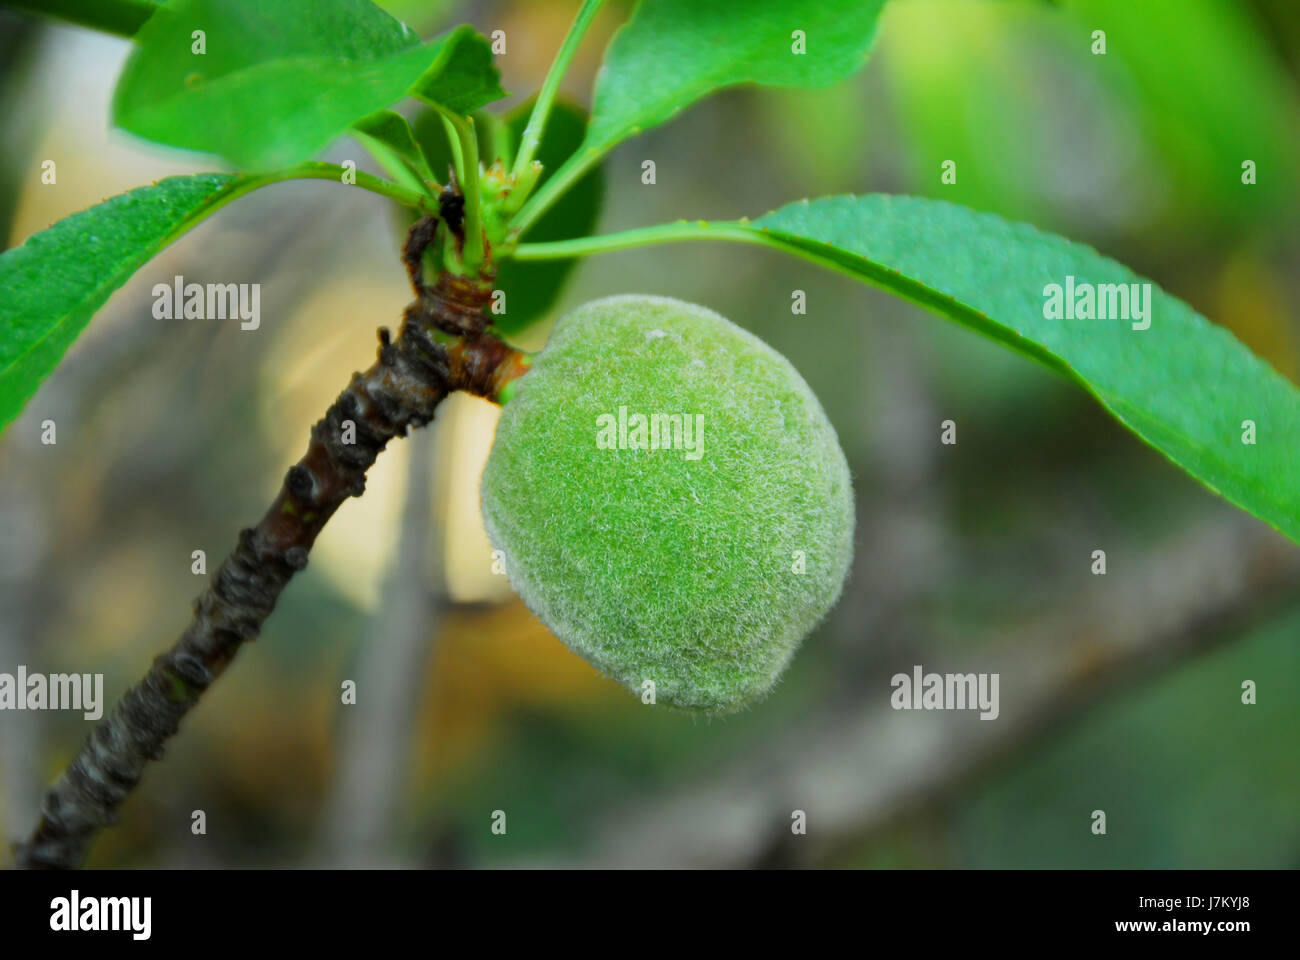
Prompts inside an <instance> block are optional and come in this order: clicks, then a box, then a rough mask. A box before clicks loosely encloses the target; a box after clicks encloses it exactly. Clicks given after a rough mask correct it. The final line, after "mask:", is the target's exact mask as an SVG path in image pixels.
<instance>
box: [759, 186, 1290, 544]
mask: <svg viewBox="0 0 1300 960" xmlns="http://www.w3.org/2000/svg"><path fill="white" fill-rule="evenodd" d="M752 229H754V230H757V231H761V234H762V236H763V237H764V238H765V239H766V240H768V241H769V242H775V243H777V244H778V245H780V246H784V247H787V248H789V249H792V250H795V251H797V252H799V253H800V254H802V255H804V256H807V257H809V258H810V259H813V260H816V261H819V262H821V263H824V264H826V265H828V266H832V267H835V268H837V269H839V270H842V271H845V272H847V273H849V274H852V275H853V276H856V277H859V278H860V279H864V280H867V281H869V282H871V283H874V284H877V285H879V286H881V287H884V288H886V289H888V290H891V291H893V292H895V293H899V294H901V295H903V296H905V297H908V298H910V299H912V300H914V301H916V302H918V303H920V304H921V305H923V306H926V307H929V308H930V309H932V310H935V311H937V312H939V313H941V314H944V315H946V316H948V317H951V318H952V319H954V320H956V321H958V322H959V323H963V324H965V325H967V326H969V327H972V328H974V329H976V330H978V331H979V332H981V333H984V334H986V335H988V336H991V337H993V338H995V339H997V340H999V341H1001V342H1003V343H1006V344H1009V345H1011V346H1013V347H1015V348H1017V349H1019V350H1021V351H1023V352H1024V353H1026V354H1029V355H1031V356H1034V357H1036V358H1038V359H1040V360H1042V361H1043V362H1045V363H1047V364H1049V365H1050V366H1052V367H1054V368H1056V369H1058V370H1061V371H1062V372H1064V373H1065V374H1066V375H1067V376H1070V377H1072V378H1074V379H1075V380H1076V381H1078V382H1079V383H1080V384H1081V385H1082V386H1083V387H1084V388H1085V389H1087V390H1089V391H1090V392H1091V393H1092V394H1093V395H1094V396H1096V397H1097V399H1098V400H1100V401H1101V403H1102V404H1103V405H1104V406H1105V407H1106V408H1107V409H1108V410H1110V411H1111V413H1113V414H1114V415H1115V416H1116V417H1117V418H1118V419H1119V420H1120V421H1121V422H1122V423H1124V424H1125V425H1126V426H1128V427H1129V428H1130V429H1131V430H1133V431H1134V432H1135V433H1136V434H1137V435H1138V436H1140V437H1141V438H1142V439H1143V440H1145V441H1146V442H1147V443H1149V444H1151V445H1152V446H1153V447H1155V448H1156V449H1157V450H1160V451H1161V452H1162V453H1164V454H1165V455H1166V456H1167V457H1169V459H1170V460H1172V461H1173V462H1174V463H1176V464H1178V465H1179V466H1181V467H1182V468H1183V469H1185V470H1186V471H1187V472H1188V473H1190V474H1192V475H1193V476H1195V477H1197V478H1198V479H1199V480H1201V481H1202V482H1203V483H1205V484H1206V485H1207V486H1208V487H1210V489H1212V490H1215V491H1216V492H1218V493H1220V494H1222V495H1223V496H1224V497H1226V498H1227V499H1229V500H1231V501H1232V502H1233V503H1235V504H1237V505H1238V506H1240V507H1243V508H1244V509H1246V510H1248V511H1249V512H1251V513H1253V514H1254V515H1255V516H1257V517H1260V518H1261V519H1263V520H1266V521H1267V522H1269V523H1270V524H1272V525H1273V526H1275V527H1277V528H1278V529H1279V530H1281V531H1282V532H1283V533H1285V534H1286V535H1287V536H1289V537H1291V539H1293V540H1296V541H1298V542H1300V456H1298V455H1297V452H1300V391H1298V390H1297V389H1296V387H1295V385H1294V384H1292V383H1291V382H1290V381H1288V380H1287V379H1286V378H1284V377H1283V376H1282V375H1281V374H1279V373H1277V371H1275V370H1274V369H1273V368H1272V367H1270V366H1269V365H1268V364H1267V363H1265V362H1264V361H1263V360H1261V359H1259V358H1258V357H1256V356H1255V355H1254V354H1253V353H1251V352H1250V350H1248V349H1247V348H1246V347H1245V346H1243V345H1242V343H1241V342H1240V341H1238V340H1237V339H1236V338H1235V337H1234V336H1233V335H1232V333H1231V332H1230V331H1228V330H1227V329H1225V328H1224V327H1220V326H1217V325H1215V324H1213V323H1211V322H1210V321H1209V320H1207V319H1206V318H1205V317H1203V316H1201V315H1200V314H1198V313H1196V311H1194V310H1193V309H1192V308H1191V307H1189V306H1188V305H1187V304H1185V303H1183V302H1182V301H1181V300H1178V299H1177V298H1175V297H1172V296H1170V295H1169V294H1167V293H1165V292H1164V291H1163V290H1161V289H1160V288H1159V287H1157V286H1155V285H1154V284H1150V286H1149V291H1150V301H1149V305H1150V313H1149V318H1150V326H1149V328H1147V329H1135V328H1134V323H1140V322H1141V321H1139V320H1130V319H1123V318H1116V319H1105V320H1103V319H1073V320H1072V319H1048V318H1047V316H1045V312H1046V311H1045V304H1046V302H1047V300H1048V294H1047V289H1048V286H1049V285H1051V284H1060V285H1061V286H1062V287H1064V286H1065V285H1066V284H1067V278H1073V280H1072V281H1069V282H1072V283H1073V285H1074V287H1075V289H1076V290H1077V291H1079V293H1078V296H1082V291H1083V290H1084V289H1085V288H1084V287H1083V286H1082V285H1083V284H1089V285H1091V289H1092V290H1093V291H1094V292H1096V290H1097V288H1098V287H1101V286H1102V285H1104V284H1139V285H1141V284H1146V283H1147V281H1145V280H1143V279H1142V278H1141V277H1139V276H1138V275H1137V274H1135V273H1133V271H1131V270H1129V269H1128V268H1127V267H1125V266H1123V265H1122V264H1119V263H1117V262H1115V261H1114V260H1111V259H1109V258H1107V257H1103V256H1101V255H1100V254H1098V253H1097V252H1096V251H1095V250H1092V249H1091V248H1089V247H1086V246H1083V245H1082V244H1078V243H1072V242H1070V241H1069V240H1065V239H1063V238H1061V237H1057V236H1053V235H1051V234H1046V233H1042V232H1040V231H1039V230H1037V229H1035V228H1034V227H1031V226H1027V225H1025V224H1015V223H1008V222H1007V221H1004V220H1002V219H1000V218H999V217H996V216H993V215H991V214H981V213H976V212H974V211H971V210H967V209H965V208H963V207H957V206H953V205H951V204H947V203H943V202H939V201H933V200H922V199H920V198H916V197H890V196H880V195H876V196H864V197H827V198H824V199H821V200H816V201H813V202H808V201H804V202H801V203H795V204H791V205H789V206H786V207H782V208H781V209H779V210H776V211H774V212H772V213H769V214H767V215H766V216H763V217H760V218H759V219H758V220H756V221H754V223H753V225H752ZM1129 289H1130V290H1132V288H1131V287H1130V288H1129ZM1138 289H1139V290H1142V289H1148V288H1143V287H1141V286H1139V288H1138ZM1107 293H1108V291H1107ZM1098 302H1100V301H1098ZM1095 309H1096V308H1095V307H1094V310H1095ZM1109 312H1111V313H1114V312H1116V311H1109ZM1129 312H1130V314H1132V313H1133V311H1132V309H1131V307H1130V311H1129ZM1247 420H1249V421H1253V422H1254V425H1255V429H1254V437H1255V442H1254V443H1253V444H1252V443H1245V442H1243V437H1244V436H1245V434H1246V428H1245V427H1244V421H1247Z"/></svg>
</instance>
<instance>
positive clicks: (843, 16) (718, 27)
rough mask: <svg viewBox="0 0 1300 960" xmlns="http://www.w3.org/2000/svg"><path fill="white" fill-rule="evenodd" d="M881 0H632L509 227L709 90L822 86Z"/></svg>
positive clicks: (850, 54)
mask: <svg viewBox="0 0 1300 960" xmlns="http://www.w3.org/2000/svg"><path fill="white" fill-rule="evenodd" d="M884 5H885V0H641V3H640V4H639V5H638V6H637V8H636V12H635V13H634V14H633V15H632V19H631V20H630V21H628V23H626V24H625V25H624V26H623V27H622V28H620V29H619V31H618V32H617V33H616V34H615V35H614V39H613V40H611V41H610V44H609V49H608V50H607V51H606V52H605V62H604V63H603V64H602V66H601V69H600V73H599V74H598V75H597V79H596V91H595V97H594V104H593V106H592V116H591V125H590V126H589V127H588V129H587V136H586V139H585V140H584V141H583V144H582V147H581V148H580V149H579V150H577V151H576V152H575V153H574V154H573V156H572V157H571V158H570V159H569V160H568V162H566V163H565V164H564V166H563V167H561V168H560V169H559V170H557V171H556V172H555V176H553V177H551V178H550V180H549V182H548V183H547V184H546V185H545V186H543V187H542V188H541V189H539V190H537V191H536V192H535V193H534V194H533V195H532V196H531V197H530V198H529V199H528V201H527V203H525V204H524V206H523V207H522V208H521V209H520V210H519V212H518V213H517V214H516V216H515V217H514V218H513V220H512V221H511V225H512V226H513V227H514V228H515V229H516V230H518V231H519V233H520V234H521V235H522V234H525V233H528V232H529V231H530V230H531V228H532V226H533V224H534V223H535V222H536V221H537V220H538V219H539V218H540V217H541V215H542V214H543V213H544V212H545V211H546V210H547V209H549V208H550V206H551V205H552V204H553V203H555V201H556V199H557V198H558V197H559V196H561V195H562V194H563V193H564V191H565V190H567V189H569V187H571V186H572V185H573V183H574V182H575V181H576V180H577V179H578V178H579V177H580V176H581V175H582V174H583V173H584V172H585V171H586V170H587V168H588V167H590V166H591V165H593V164H594V163H596V162H597V161H598V160H599V159H600V158H601V157H602V156H604V155H605V154H606V153H607V152H608V151H609V150H610V148H611V147H613V146H614V145H615V144H617V143H619V142H620V141H622V140H624V139H626V138H627V137H630V136H633V135H635V134H638V133H640V132H642V131H643V130H646V129H648V128H650V127H652V126H655V125H656V124H659V123H663V122H664V121H665V120H668V119H671V118H672V117H674V116H676V114H677V113H678V112H679V111H681V110H682V108H684V107H686V106H688V105H689V104H691V103H693V102H694V101H696V100H698V99H699V98H700V97H702V96H704V95H705V94H707V93H710V92H711V91H713V90H717V89H720V88H722V87H729V86H734V85H736V84H741V83H759V84H766V85H769V86H797V87H824V86H829V85H830V84H833V83H835V82H836V81H838V80H841V79H843V78H844V77H846V76H848V75H849V74H851V73H852V72H853V71H854V70H856V69H858V67H860V66H862V64H863V63H864V62H865V61H866V57H867V53H868V51H869V50H870V48H871V43H872V40H874V38H875V32H876V22H877V21H878V20H879V19H880V11H881V8H882V7H883V6H884ZM796 31H797V32H798V34H797V36H796ZM798 49H802V50H803V52H797V50H798ZM745 149H746V147H745V146H744V145H738V146H737V149H736V152H735V154H733V156H732V157H731V158H730V160H732V161H734V160H736V158H737V157H743V155H744V151H745Z"/></svg>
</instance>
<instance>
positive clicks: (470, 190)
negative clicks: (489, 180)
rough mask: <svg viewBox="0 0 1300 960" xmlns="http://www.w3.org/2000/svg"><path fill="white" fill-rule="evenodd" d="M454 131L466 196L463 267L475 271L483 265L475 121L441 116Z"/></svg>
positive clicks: (481, 212) (481, 215)
mask: <svg viewBox="0 0 1300 960" xmlns="http://www.w3.org/2000/svg"><path fill="white" fill-rule="evenodd" d="M442 115H443V117H444V118H445V119H446V120H447V121H448V122H449V123H450V124H451V126H452V129H453V130H455V131H456V140H457V142H458V143H459V144H460V158H461V160H460V167H461V169H460V172H459V176H460V189H461V192H462V193H463V194H464V196H465V250H464V253H463V254H462V259H463V261H464V264H465V267H466V268H467V269H469V270H471V271H474V270H477V269H478V268H479V267H480V266H481V265H482V263H483V254H484V251H483V197H482V190H481V188H480V184H479V163H478V136H477V135H476V134H475V132H474V118H473V117H461V116H457V115H456V114H453V113H447V112H445V111H444V112H443V113H442Z"/></svg>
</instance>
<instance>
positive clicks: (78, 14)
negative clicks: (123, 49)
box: [0, 0, 159, 37]
mask: <svg viewBox="0 0 1300 960" xmlns="http://www.w3.org/2000/svg"><path fill="white" fill-rule="evenodd" d="M158 6H159V4H157V3H155V2H154V0H0V7H13V8H15V9H18V10H25V11H27V12H29V13H38V14H41V15H43V16H47V17H54V18H55V19H58V20H64V21H66V22H68V23H75V24H77V25H78V26H82V27H90V28H91V29H92V30H101V31H103V32H104V33H113V34H116V35H117V36H119V37H133V36H135V33H136V31H137V30H139V29H140V28H141V27H142V26H144V22H145V21H146V20H148V19H149V18H150V17H151V16H153V15H154V13H155V12H156V11H157V9H158Z"/></svg>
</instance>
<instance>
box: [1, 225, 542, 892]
mask: <svg viewBox="0 0 1300 960" xmlns="http://www.w3.org/2000/svg"><path fill="white" fill-rule="evenodd" d="M438 223H439V221H437V220H436V219H434V218H425V220H422V221H420V222H419V223H417V224H416V226H415V227H413V228H412V231H411V235H410V239H409V240H408V243H407V246H406V249H405V251H404V259H405V260H406V263H407V267H408V270H409V271H410V273H411V279H412V283H413V285H414V286H415V289H416V293H417V295H418V298H417V300H416V301H415V302H414V303H412V304H411V306H410V307H408V308H407V310H406V314H405V317H404V320H403V324H402V329H401V332H400V334H399V335H398V337H397V338H396V339H395V340H394V339H392V338H391V336H390V335H389V331H388V330H387V329H386V328H381V329H380V331H379V342H380V346H379V355H378V358H377V359H376V361H375V363H374V364H373V365H372V366H371V367H370V369H368V370H367V371H365V372H364V373H355V374H353V376H352V381H351V382H350V383H349V384H348V385H347V387H346V388H345V389H344V390H343V392H342V393H341V394H339V397H338V399H337V400H335V401H334V403H333V404H331V405H330V408H329V409H328V410H327V411H326V412H325V415H324V416H323V417H322V418H321V419H320V420H319V421H318V422H317V423H316V425H315V426H314V427H312V431H311V441H310V442H309V443H308V445H307V452H306V453H305V454H304V455H303V457H302V459H301V460H299V461H298V462H297V463H296V464H294V465H293V466H292V467H290V468H289V472H288V473H287V474H286V476H285V478H284V482H283V483H282V484H281V487H280V491H279V493H278V494H277V496H276V498H275V501H274V502H273V503H272V504H271V507H270V509H269V510H267V512H266V515H265V516H263V517H262V519H261V521H260V522H259V523H258V524H257V525H256V526H254V527H249V528H247V529H245V530H243V531H242V532H241V533H240V535H239V542H238V544H237V545H236V547H235V549H234V551H233V552H232V553H231V554H230V556H228V557H227V558H226V559H225V561H224V562H223V563H222V564H221V566H220V567H219V568H218V569H217V571H216V573H215V574H214V575H213V577H212V579H211V582H210V583H209V585H208V588H207V589H206V590H205V591H204V592H203V593H202V594H201V595H200V596H199V598H198V599H197V600H196V601H195V602H194V616H193V619H192V620H191V622H190V625H189V627H188V628H187V629H186V630H185V632H184V633H183V634H182V635H181V638H180V640H179V641H177V643H176V645H175V646H173V647H172V648H171V649H170V650H168V651H167V652H166V653H164V654H162V655H161V656H159V657H158V658H157V659H155V660H154V662H153V666H152V667H151V668H150V670H149V672H148V673H147V674H146V676H145V677H144V679H143V680H141V681H140V682H139V683H138V684H136V685H135V686H134V687H132V688H131V689H130V690H129V691H128V692H127V693H126V695H125V696H124V697H123V698H122V700H121V701H120V702H119V703H118V704H117V706H116V707H115V708H114V709H113V710H112V711H111V712H110V713H109V714H108V716H106V717H105V718H104V719H103V720H102V721H101V722H100V723H99V725H98V726H97V727H96V728H95V729H94V730H93V731H92V732H91V734H90V736H89V737H88V738H87V740H86V742H85V744H84V745H83V746H82V748H81V750H80V752H79V753H78V754H77V756H76V758H75V759H74V760H73V761H72V763H71V764H70V765H69V767H68V768H67V770H66V771H65V772H64V774H63V775H62V776H61V777H60V778H59V780H58V781H57V782H56V783H55V784H54V786H53V787H51V788H50V790H49V792H48V793H47V794H46V796H45V799H44V802H43V803H42V807H41V821H40V823H39V825H38V826H37V828H36V830H35V832H34V833H33V835H32V836H31V838H30V840H28V842H26V843H24V844H21V845H20V846H19V848H18V850H17V851H16V852H17V861H18V864H19V865H20V866H23V867H30V868H51V869H60V868H72V867H76V866H79V865H80V864H81V862H82V861H83V860H84V858H85V855H86V852H87V850H88V848H89V846H90V843H91V841H92V840H93V838H94V836H95V834H96V833H97V832H98V831H99V830H100V829H101V828H102V827H105V826H108V825H110V824H112V823H114V822H115V821H116V819H117V812H118V808H119V807H120V806H121V804H122V803H123V801H125V800H126V798H127V797H128V796H129V795H130V793H131V791H132V790H133V789H134V788H135V786H136V784H138V783H139V782H140V778H141V777H142V776H143V775H144V772H145V769H146V768H147V767H148V765H149V763H150V762H151V761H155V760H158V759H160V758H161V756H162V753H163V748H164V746H165V744H166V743H167V741H168V740H169V739H171V738H172V737H173V736H174V735H175V734H176V732H177V730H178V729H179V727H180V722H181V719H182V718H183V717H184V716H185V715H186V714H187V713H188V712H189V711H190V710H191V709H192V708H193V707H194V706H195V704H197V703H198V701H199V698H200V697H201V696H202V695H203V692H204V691H205V690H207V688H208V687H209V686H211V685H212V683H213V682H214V681H215V680H216V679H217V678H218V677H219V676H221V674H222V672H223V671H224V670H225V669H226V667H227V666H228V665H229V664H230V662H231V660H232V659H233V658H234V656H235V654H236V653H237V652H238V650H239V648H240V647H241V646H242V645H243V644H245V643H247V642H248V641H250V640H253V639H255V638H256V637H257V636H258V634H259V633H260V632H261V630H262V624H263V623H264V622H265V621H266V618H267V617H268V616H270V614H271V611H272V610H273V609H275V603H276V600H277V599H279V596H280V593H281V591H283V590H284V588H285V586H286V584H288V582H289V581H290V579H292V577H293V575H294V574H295V573H297V572H298V571H299V570H302V569H303V568H304V567H305V566H306V565H307V556H308V553H309V552H310V550H311V548H312V544H313V543H315V541H316V537H317V535H318V534H319V533H320V531H321V529H322V528H323V527H324V526H325V524H326V522H328V520H329V518H330V517H331V516H333V515H334V512H335V511H336V510H337V509H338V508H339V506H340V505H341V504H342V503H343V501H344V500H346V499H347V498H348V497H355V496H360V495H361V494H362V493H363V492H364V490H365V485H366V471H367V470H368V469H369V468H370V465H371V464H373V463H374V462H375V459H376V458H377V457H378V456H379V454H380V452H381V451H382V450H383V449H384V447H385V446H387V444H388V442H389V441H390V440H392V439H393V438H394V437H400V436H404V435H405V434H406V432H407V430H409V429H410V428H412V427H421V426H423V425H425V424H426V423H428V422H429V421H430V420H431V419H432V418H433V415H434V411H435V409H436V408H437V406H438V404H439V403H440V402H441V401H442V399H443V398H444V397H445V396H447V394H448V393H450V392H452V391H454V390H465V391H468V392H471V393H474V394H477V395H479V396H482V397H486V398H488V399H492V400H497V399H499V397H500V393H501V390H502V388H503V387H504V386H505V385H506V384H507V383H509V382H510V381H511V380H513V379H515V378H516V377H518V376H519V375H520V374H522V373H523V372H524V371H525V370H526V369H527V364H528V360H527V357H526V356H525V355H523V354H520V353H518V352H517V351H515V350H513V349H512V348H511V347H509V346H508V345H507V344H506V343H504V342H503V341H502V340H500V339H499V338H498V337H497V336H495V334H493V333H492V332H491V331H490V330H488V329H487V322H486V319H485V312H484V307H485V305H486V303H487V301H488V298H489V297H490V295H491V280H490V278H485V277H476V278H465V277H457V276H454V275H450V274H443V275H441V276H440V277H439V278H438V280H437V282H436V283H435V284H434V285H433V286H431V287H427V286H425V285H424V284H423V282H422V279H421V268H420V259H421V256H422V254H423V251H424V248H425V247H426V246H427V245H428V244H429V243H430V242H431V240H432V238H433V236H434V234H435V232H436V229H437V226H438Z"/></svg>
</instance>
